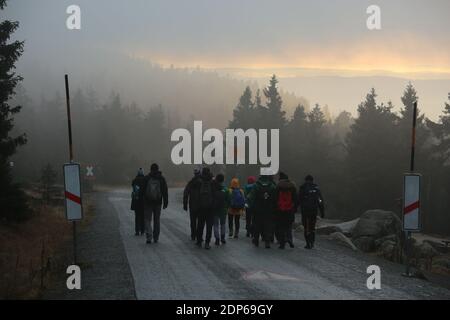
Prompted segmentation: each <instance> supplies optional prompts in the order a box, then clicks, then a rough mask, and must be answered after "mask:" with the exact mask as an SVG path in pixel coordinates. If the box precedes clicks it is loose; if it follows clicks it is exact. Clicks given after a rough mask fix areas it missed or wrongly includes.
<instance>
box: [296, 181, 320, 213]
mask: <svg viewBox="0 0 450 320" xmlns="http://www.w3.org/2000/svg"><path fill="white" fill-rule="evenodd" d="M301 195H302V197H301V199H300V206H301V207H302V208H303V209H304V210H317V209H318V208H319V205H320V197H319V189H318V188H317V186H316V185H314V184H312V185H304V186H303V187H302V193H301Z"/></svg>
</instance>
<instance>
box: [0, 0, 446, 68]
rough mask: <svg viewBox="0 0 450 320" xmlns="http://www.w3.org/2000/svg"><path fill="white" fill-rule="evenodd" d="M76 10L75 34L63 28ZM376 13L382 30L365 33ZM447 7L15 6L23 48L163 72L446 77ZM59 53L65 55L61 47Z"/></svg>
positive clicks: (438, 2)
mask: <svg viewBox="0 0 450 320" xmlns="http://www.w3.org/2000/svg"><path fill="white" fill-rule="evenodd" d="M70 4H78V5H79V6H80V7H81V10H82V30H81V31H79V32H73V31H72V32H71V31H68V30H66V29H65V18H66V16H67V15H66V13H65V8H66V7H67V6H68V5H70ZM370 4H377V5H379V6H380V8H381V14H382V30H380V31H369V30H368V29H367V28H366V19H367V14H366V12H365V11H366V8H367V7H368V5H370ZM449 12H450V2H449V1H447V0H432V1H424V0H422V1H418V0H404V1H381V0H377V1H374V0H371V1H364V0H342V1H327V0H319V1H293V0H290V1H287V0H282V1H267V0H245V1H242V0H226V1H225V0H192V1H180V0H179V1H173V0H169V1H167V0H164V1H160V0H158V1H148V0H133V1H115V0H71V1H62V0H39V1H30V0H14V1H9V8H8V9H7V11H6V13H7V15H8V17H12V18H16V19H18V20H20V22H21V30H20V31H19V32H18V34H17V36H18V37H20V38H25V39H26V40H27V41H28V42H27V46H28V49H30V50H33V51H35V50H36V52H39V53H43V52H45V53H47V50H48V49H49V48H55V49H56V51H57V52H60V50H58V49H57V47H58V46H64V47H66V48H67V46H69V48H72V49H73V48H74V47H78V48H84V49H85V48H91V49H95V48H96V47H102V48H106V49H108V50H114V51H116V50H117V51H120V52H125V53H129V54H132V55H138V56H141V57H146V58H148V59H150V60H152V61H155V62H161V63H163V64H172V63H173V64H175V65H177V66H178V65H180V66H196V65H200V66H202V67H257V68H258V67H273V66H289V67H294V66H297V67H314V68H350V69H358V70H359V69H361V70H367V69H382V70H389V71H425V72H427V71H440V72H443V71H445V72H450V55H449V54H448V52H449V50H450V37H449V35H448V31H449V30H450V19H448V13H449ZM60 49H62V48H60Z"/></svg>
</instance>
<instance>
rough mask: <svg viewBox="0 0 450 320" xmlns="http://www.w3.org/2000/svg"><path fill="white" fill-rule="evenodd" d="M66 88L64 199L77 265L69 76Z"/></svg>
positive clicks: (78, 213) (76, 176) (79, 212)
mask: <svg viewBox="0 0 450 320" xmlns="http://www.w3.org/2000/svg"><path fill="white" fill-rule="evenodd" d="M64 80H65V87H66V105H67V126H68V132H69V158H70V164H66V165H64V189H65V192H64V197H65V206H66V217H67V219H68V220H69V221H72V226H73V228H72V230H73V264H77V220H81V219H82V217H83V208H82V204H81V182H80V166H79V165H78V164H75V163H74V157H73V144H72V119H71V115H70V95H69V76H68V75H67V74H66V75H65V76H64Z"/></svg>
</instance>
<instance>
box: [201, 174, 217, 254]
mask: <svg viewBox="0 0 450 320" xmlns="http://www.w3.org/2000/svg"><path fill="white" fill-rule="evenodd" d="M205 224H206V237H205V249H210V248H211V246H210V244H209V243H210V242H211V236H212V227H213V224H214V186H213V180H212V174H211V171H210V170H209V168H206V167H204V168H203V169H202V174H201V182H200V192H199V210H198V223H197V246H199V247H201V246H202V239H203V231H204V229H205Z"/></svg>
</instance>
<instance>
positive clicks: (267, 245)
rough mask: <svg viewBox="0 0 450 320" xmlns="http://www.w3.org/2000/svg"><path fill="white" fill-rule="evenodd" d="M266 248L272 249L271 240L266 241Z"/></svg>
mask: <svg viewBox="0 0 450 320" xmlns="http://www.w3.org/2000/svg"><path fill="white" fill-rule="evenodd" d="M265 248H266V249H270V241H266V246H265Z"/></svg>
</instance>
